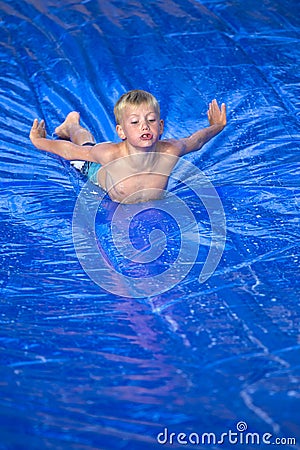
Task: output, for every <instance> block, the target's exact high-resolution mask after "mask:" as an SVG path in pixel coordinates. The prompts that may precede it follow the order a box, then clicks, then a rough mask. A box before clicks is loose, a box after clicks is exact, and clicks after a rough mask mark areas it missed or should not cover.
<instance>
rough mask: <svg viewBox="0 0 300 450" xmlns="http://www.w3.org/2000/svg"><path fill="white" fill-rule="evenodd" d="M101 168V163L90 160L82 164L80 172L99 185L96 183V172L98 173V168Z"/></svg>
mask: <svg viewBox="0 0 300 450" xmlns="http://www.w3.org/2000/svg"><path fill="white" fill-rule="evenodd" d="M100 168H101V164H99V163H95V162H90V161H86V162H85V163H84V164H83V166H82V169H81V170H80V172H81V173H82V174H83V175H84V176H86V177H88V179H89V180H90V181H91V182H92V183H94V184H96V185H97V186H99V183H98V178H97V174H98V170H99V169H100Z"/></svg>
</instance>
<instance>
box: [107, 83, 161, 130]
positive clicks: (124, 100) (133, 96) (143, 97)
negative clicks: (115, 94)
mask: <svg viewBox="0 0 300 450" xmlns="http://www.w3.org/2000/svg"><path fill="white" fill-rule="evenodd" d="M145 103H146V104H147V105H149V106H152V107H153V108H154V111H155V112H156V113H157V114H158V116H160V107H159V103H158V101H157V100H156V98H155V97H154V96H153V95H152V94H150V93H149V92H146V91H142V90H140V89H135V90H133V91H129V92H126V93H125V94H123V95H122V96H121V97H120V98H119V100H118V101H117V103H116V104H115V107H114V114H115V119H116V123H117V124H120V123H121V120H122V114H123V111H124V109H125V107H126V106H127V105H133V106H140V105H142V104H145Z"/></svg>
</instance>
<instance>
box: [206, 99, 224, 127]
mask: <svg viewBox="0 0 300 450" xmlns="http://www.w3.org/2000/svg"><path fill="white" fill-rule="evenodd" d="M207 116H208V120H209V123H210V125H220V126H221V127H222V128H224V127H225V125H226V123H227V122H226V105H225V103H222V105H221V109H220V108H219V105H218V103H217V100H213V101H212V102H211V103H210V104H209V109H208V111H207Z"/></svg>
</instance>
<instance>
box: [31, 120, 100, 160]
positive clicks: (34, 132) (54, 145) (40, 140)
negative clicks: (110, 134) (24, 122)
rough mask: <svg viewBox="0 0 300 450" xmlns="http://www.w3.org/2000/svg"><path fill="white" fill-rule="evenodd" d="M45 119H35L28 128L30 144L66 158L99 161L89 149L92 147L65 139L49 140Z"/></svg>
mask: <svg viewBox="0 0 300 450" xmlns="http://www.w3.org/2000/svg"><path fill="white" fill-rule="evenodd" d="M46 136H47V135H46V129H45V121H44V120H41V121H40V122H39V121H38V120H37V119H35V120H34V121H33V124H32V127H31V130H30V135H29V137H30V140H31V142H32V144H33V145H34V146H35V147H36V148H38V149H39V150H45V151H46V152H50V153H55V154H56V155H59V156H61V157H62V158H64V159H67V160H70V161H71V160H81V161H92V162H99V161H98V160H97V159H95V157H94V154H93V153H94V152H92V151H91V149H92V148H93V147H89V146H85V147H82V146H80V145H76V144H73V143H72V142H70V141H65V140H57V141H56V140H51V139H47V137H46Z"/></svg>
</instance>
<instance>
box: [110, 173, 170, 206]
mask: <svg viewBox="0 0 300 450" xmlns="http://www.w3.org/2000/svg"><path fill="white" fill-rule="evenodd" d="M105 181H106V183H105V184H106V185H105V190H106V191H107V192H108V194H109V196H110V197H111V199H112V200H114V201H117V202H120V203H138V202H144V201H148V200H156V199H159V198H161V197H162V196H163V194H164V189H165V187H166V185H167V182H168V176H167V175H162V174H156V173H155V174H153V173H139V174H129V175H126V176H125V175H123V176H120V174H111V173H107V174H106V180H105Z"/></svg>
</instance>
